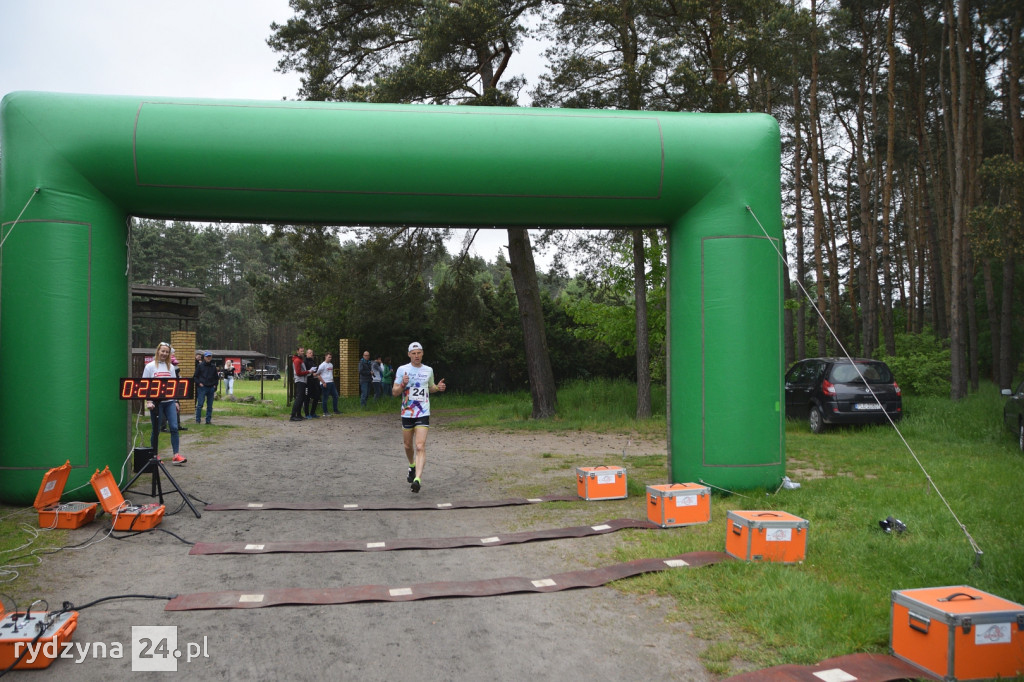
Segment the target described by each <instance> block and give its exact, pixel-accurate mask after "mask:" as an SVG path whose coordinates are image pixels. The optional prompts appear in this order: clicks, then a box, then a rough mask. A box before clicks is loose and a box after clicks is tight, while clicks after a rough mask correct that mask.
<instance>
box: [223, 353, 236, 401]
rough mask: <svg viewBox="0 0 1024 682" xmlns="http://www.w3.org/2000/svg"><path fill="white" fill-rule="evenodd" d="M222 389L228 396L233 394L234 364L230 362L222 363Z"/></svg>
mask: <svg viewBox="0 0 1024 682" xmlns="http://www.w3.org/2000/svg"><path fill="white" fill-rule="evenodd" d="M224 388H225V389H227V392H228V395H234V394H235V363H233V362H231V361H230V360H225V361H224Z"/></svg>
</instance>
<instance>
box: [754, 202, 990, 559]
mask: <svg viewBox="0 0 1024 682" xmlns="http://www.w3.org/2000/svg"><path fill="white" fill-rule="evenodd" d="M746 208H747V212H748V213H750V215H751V217H753V219H754V221H755V222H756V223H757V226H758V227H760V228H761V232H764V236H765V237H767V238H768V242H769V243H770V244H771V245H772V248H774V249H775V253H777V254H778V256H779V260H781V261H782V264H783V265H785V266H786V269H789V262H788V261H787V260H786V257H785V256H783V255H782V252H781V251H779V247H778V246H777V245H776V244H775V240H774V239H772V238H771V237H770V236H769V235H768V231H767V230H765V229H764V225H762V224H761V221H760V220H758V217H757V214H756V213H754V209H752V208H750V206H747V207H746ZM796 283H797V286H799V287H800V291H802V292H803V294H804V297H805V298H806V299H807V301H808V302H809V303H810V304H811V308H812V309H813V310H814V312H815V313H817V315H818V318H819V319H820V320H821V321H822V323H824V325H825V328H826V329H828V332H829V334H831V335H832V338H833V339H835V341H836V343H837V344H839V348H840V349H841V350H842V351H843V355H845V356H846V359H847V360H849V361H850V364H852V365H853V366H854V369H857V363H855V362H854V361H853V358H852V357H850V354H849V353H848V352H847V350H846V346H844V345H843V342H842V341H840V340H839V337H838V336H837V335H836V333H835V331H833V329H832V327H831V326H830V325H829V323H828V320H826V319H825V316H824V315H823V314H822V313H821V311H820V310H818V306H816V305H815V304H814V301H813V300H812V299H811V295H810V294H809V293H807V289H805V288H804V284H803V282H801V281H799V280H797V281H796ZM857 375H858V376H859V377H860V378H861V381H864V385H865V386H867V385H868V382H867V381H866V380H865V379H864V375H863V374H861V373H860V370H859V369H857ZM868 390H869V391H871V395H872V396H873V397H874V398H875V401H876V402H878V404H879V405H881V402H879V400H878V396H876V395H875V392H874V391H873V390H871V387H870V386H868ZM882 412H883V414H885V417H886V419H888V420H889V423H890V424H891V425H892V428H893V429H894V430H895V431H896V434H897V435H898V436H899V437H900V440H901V441H903V445H904V446H906V448H907V451H908V452H909V453H910V456H911V457H913V458H914V461H915V462H916V463H917V466H918V467H919V468H920V469H921V471H922V472H923V473H924V477H925V479H926V480H927V481H928V484H929V485H930V486H931V487H932V489H933V490H934V491H935V493H936V494H937V495H938V496H939V499H940V500H942V503H943V504H944V505H946V509H947V510H949V513H950V515H951V516H952V517H953V520H954V521H956V523H957V525H958V526H959V527H960V530H961V531H962V532H963V534H964V535H965V536H966V537H967V541H968V542H969V543H970V544H971V548H972V549H973V550H974V565H975V566H977V565H978V564H979V563H980V562H981V557H982V555H983V554H984V552H982V551H981V547H980V546H978V543H977V542H975V540H974V537H973V536H972V535H971V533H970V531H968V530H967V526H966V525H964V523H963V522H962V521H961V520H960V517H958V516H957V515H956V512H955V511H953V507H952V506H951V505H950V504H949V502H948V501H947V500H946V498H945V496H944V495H943V494H942V491H941V490H939V486H938V485H937V484H936V483H935V481H934V479H932V476H931V474H929V473H928V470H927V469H926V468H925V466H924V464H923V463H922V462H921V460H920V458H919V457H918V456H917V453H916V452H914V449H913V448H912V447H910V443H908V442H907V439H906V438H904V437H903V432H902V431H900V428H899V427H898V426H897V425H896V422H894V421H893V419H892V417H890V416H889V414H888V412H886V411H885V408H884V406H882Z"/></svg>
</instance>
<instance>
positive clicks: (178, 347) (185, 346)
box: [171, 331, 196, 423]
mask: <svg viewBox="0 0 1024 682" xmlns="http://www.w3.org/2000/svg"><path fill="white" fill-rule="evenodd" d="M171 347H172V348H174V356H175V357H176V358H178V369H179V370H181V376H183V377H187V378H189V379H191V378H192V376H193V375H194V374H195V373H196V333H195V332H184V331H177V332H174V331H172V332H171ZM193 395H194V393H193ZM178 404H179V405H180V406H181V414H183V415H185V416H186V417H187V416H188V415H193V414H195V412H196V401H195V399H194V398H193V399H191V400H179V401H178ZM180 421H181V422H184V423H188V422H190V421H192V420H191V419H181V420H180Z"/></svg>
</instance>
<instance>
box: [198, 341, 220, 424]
mask: <svg viewBox="0 0 1024 682" xmlns="http://www.w3.org/2000/svg"><path fill="white" fill-rule="evenodd" d="M192 378H193V380H194V381H195V383H196V424H199V423H201V417H202V411H203V401H204V400H205V401H206V423H207V424H212V423H213V395H214V394H215V393H216V392H217V383H218V382H219V381H220V377H218V376H217V366H216V365H214V364H213V353H211V352H210V351H204V352H203V361H202V362H200V363H199V365H198V366H197V367H196V374H195V376H194V377H192Z"/></svg>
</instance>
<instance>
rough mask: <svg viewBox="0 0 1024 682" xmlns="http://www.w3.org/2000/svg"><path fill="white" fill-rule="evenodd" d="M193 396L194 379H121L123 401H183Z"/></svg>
mask: <svg viewBox="0 0 1024 682" xmlns="http://www.w3.org/2000/svg"><path fill="white" fill-rule="evenodd" d="M191 395H192V379H185V378H177V377H163V378H152V379H139V378H131V377H129V378H124V379H121V400H182V399H185V398H189V397H191Z"/></svg>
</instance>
